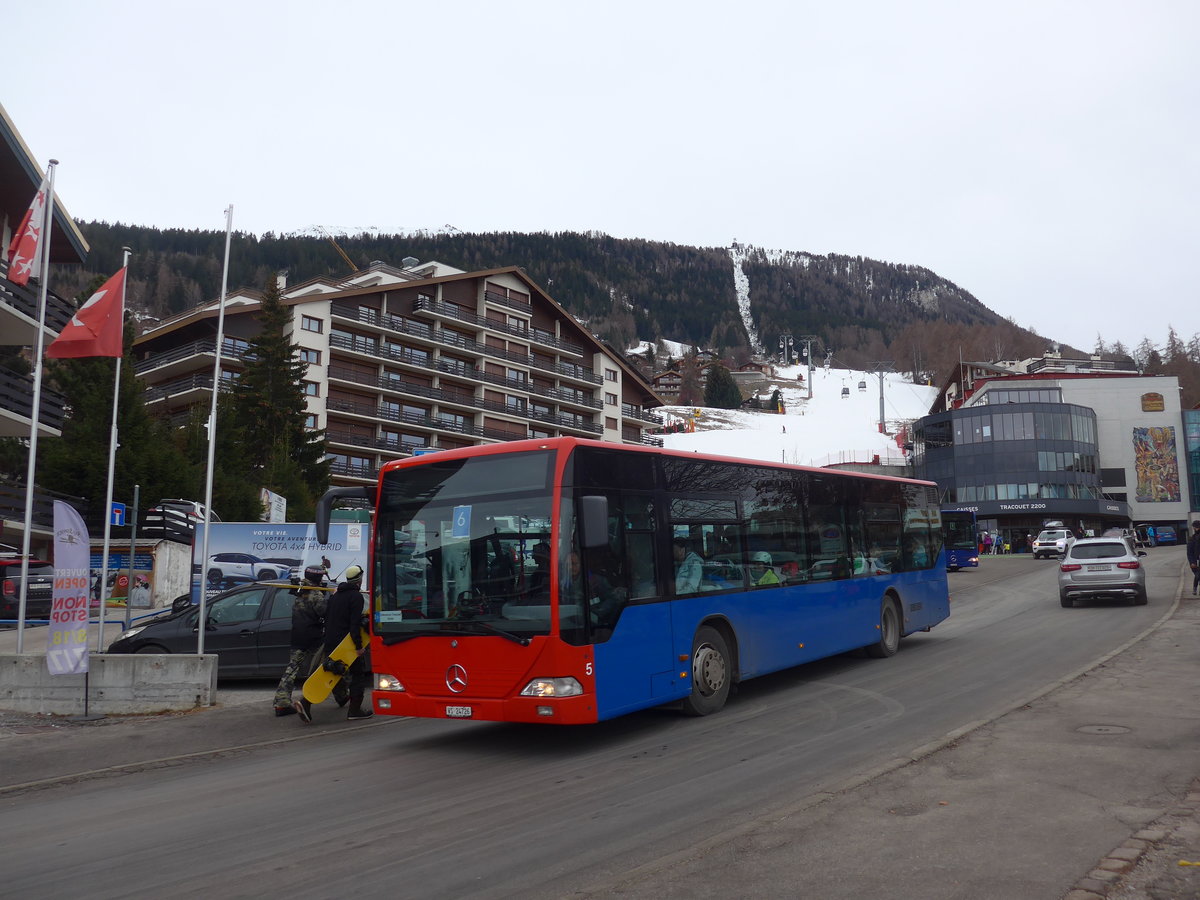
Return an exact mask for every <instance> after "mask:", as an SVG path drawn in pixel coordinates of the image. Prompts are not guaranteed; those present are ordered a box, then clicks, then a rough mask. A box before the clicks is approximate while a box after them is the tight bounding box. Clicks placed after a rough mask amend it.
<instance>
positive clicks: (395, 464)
mask: <svg viewBox="0 0 1200 900" xmlns="http://www.w3.org/2000/svg"><path fill="white" fill-rule="evenodd" d="M576 447H594V448H596V449H600V450H621V451H625V452H629V453H648V454H651V455H654V456H670V457H675V458H677V459H693V460H694V459H703V460H712V461H714V462H727V463H735V464H738V465H750V466H766V467H768V468H772V469H786V470H790V471H798V472H819V473H821V474H823V475H840V476H844V477H847V478H851V477H852V478H872V479H876V480H880V481H893V482H895V481H899V482H905V483H908V484H919V485H922V486H925V487H928V486H931V485H933V486H935V487H936V484H935V482H932V481H924V480H922V479H918V478H904V477H901V476H898V475H883V474H879V475H875V474H872V473H868V472H860V471H853V472H851V471H846V470H844V469H824V468H817V467H815V466H801V465H798V464H796V463H777V462H770V461H769V460H765V459H746V458H743V457H740V456H723V455H720V454H714V453H699V452H696V451H688V450H671V449H667V448H665V447H649V446H642V445H633V444H617V443H614V442H611V441H596V440H589V439H587V438H574V437H556V438H531V439H526V440H517V441H503V442H501V443H496V444H478V445H476V446H474V447H459V448H456V449H453V450H438V451H435V452H432V453H422V454H420V455H417V456H411V457H408V458H406V459H395V460H392V461H391V462H388V463H384V465H383V466H382V467H381V468H380V470H379V474H380V476H383V475H384V474H385V473H387V472H390V471H393V470H395V469H399V468H405V467H407V466H410V465H424V464H426V463H430V462H436V461H437V460H439V459H469V458H471V457H476V456H494V455H498V454H504V453H521V452H526V451H529V450H554V451H556V452H568V453H569V452H570V451H571V450H573V449H575V448H576Z"/></svg>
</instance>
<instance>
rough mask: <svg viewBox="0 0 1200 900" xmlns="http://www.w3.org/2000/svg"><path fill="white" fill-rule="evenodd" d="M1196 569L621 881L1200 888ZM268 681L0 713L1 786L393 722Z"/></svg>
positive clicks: (701, 887)
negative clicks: (962, 700) (1081, 640)
mask: <svg viewBox="0 0 1200 900" xmlns="http://www.w3.org/2000/svg"><path fill="white" fill-rule="evenodd" d="M1184 572H1185V573H1186V575H1185V577H1181V579H1180V583H1179V590H1180V591H1185V590H1186V591H1188V593H1187V594H1186V595H1184V596H1180V594H1179V593H1177V594H1176V596H1175V597H1173V598H1171V600H1172V603H1173V604H1174V605H1173V606H1172V607H1167V606H1165V605H1164V608H1163V613H1164V618H1163V620H1162V621H1161V623H1160V624H1159V625H1158V626H1157V627H1156V628H1155V629H1154V630H1153V631H1152V632H1151V633H1149V634H1148V635H1147V636H1145V637H1144V638H1142V639H1141V640H1138V641H1136V642H1134V643H1132V644H1130V645H1128V646H1126V647H1124V648H1122V649H1121V650H1119V651H1118V652H1116V653H1115V654H1113V655H1112V656H1110V657H1108V658H1107V659H1105V660H1102V661H1101V662H1100V663H1099V664H1098V665H1097V666H1095V667H1094V668H1092V669H1090V670H1089V671H1087V672H1086V673H1084V674H1081V675H1078V676H1077V677H1073V678H1070V679H1066V680H1064V682H1063V683H1061V684H1059V685H1057V686H1055V687H1054V688H1053V689H1051V690H1049V691H1048V692H1046V693H1044V694H1042V695H1041V696H1039V697H1037V698H1034V699H1030V700H1029V701H1028V702H1026V703H1025V704H1023V705H1022V706H1020V707H1018V708H1016V709H1014V710H1013V711H1011V712H1009V713H1008V714H1006V715H1002V716H999V717H998V718H996V719H994V720H992V721H989V722H986V723H982V724H980V723H976V724H975V725H973V726H971V727H970V730H964V731H963V732H961V733H956V734H954V735H950V736H947V737H946V738H945V739H943V740H941V741H939V742H936V743H935V744H933V745H930V746H928V747H924V748H919V749H918V750H916V751H914V752H913V753H912V754H911V759H905V760H897V761H894V762H893V763H890V764H888V765H884V766H881V767H880V768H879V770H877V771H875V772H871V773H866V774H864V775H863V776H862V777H861V778H859V779H858V780H856V781H855V782H854V783H853V784H848V785H845V786H844V787H843V788H842V789H841V790H838V791H834V792H832V793H830V794H828V795H823V796H821V797H808V798H804V799H802V800H799V801H797V802H796V803H795V804H794V806H793V807H791V808H789V809H784V810H781V811H776V812H775V813H773V814H772V816H771V817H770V820H769V821H767V820H766V819H762V818H758V819H755V820H754V821H753V822H750V823H748V824H747V825H745V826H742V827H740V828H733V829H729V830H725V831H723V832H722V833H721V834H719V835H714V837H713V838H712V839H711V840H710V841H706V842H704V843H702V844H700V845H696V846H694V847H692V848H690V849H689V850H688V851H686V852H684V853H681V854H679V856H678V858H673V859H671V860H669V861H667V864H661V863H660V864H658V865H655V866H652V867H647V868H646V869H645V870H634V871H631V872H628V873H626V875H625V876H624V880H623V881H621V883H619V884H616V883H614V884H613V885H612V886H611V887H613V888H615V891H614V892H613V894H612V895H621V896H637V897H650V896H657V897H683V896H688V897H693V898H700V897H708V896H728V895H730V893H733V894H735V895H741V896H757V897H779V896H796V895H797V893H796V891H797V886H798V885H806V886H807V890H808V891H809V895H811V896H822V897H827V898H832V897H861V896H879V897H894V898H917V897H920V898H922V900H937V898H968V897H969V898H985V897H992V898H999V897H1003V898H1024V897H1045V896H1047V893H1046V885H1048V884H1049V885H1061V894H1059V895H1058V896H1060V897H1062V898H1066V900H1097V898H1105V900H1185V898H1189V900H1194V898H1197V897H1200V866H1191V865H1189V866H1181V865H1179V862H1180V861H1181V860H1182V861H1185V862H1195V863H1200V812H1198V809H1200V778H1198V776H1200V753H1198V752H1197V751H1198V750H1200V691H1198V690H1197V676H1198V674H1200V599H1198V598H1193V597H1192V596H1191V595H1190V587H1191V578H1190V572H1187V570H1186V569H1185V570H1184ZM114 636H115V635H114ZM9 639H10V636H9V635H0V646H2V645H3V642H4V641H5V640H9ZM31 639H32V635H31V634H29V633H27V634H26V650H27V651H29V650H30V649H31V643H30V641H31ZM93 646H94V643H93ZM272 689H273V685H269V684H265V683H262V682H259V683H256V684H253V685H251V686H249V687H248V688H247V689H246V690H244V691H241V690H235V691H231V692H229V693H226V692H225V691H222V693H221V694H219V696H218V701H219V702H218V706H216V707H214V708H210V709H205V710H197V711H193V712H188V713H178V714H166V715H157V716H134V717H109V718H107V719H102V720H99V721H95V722H88V723H75V724H72V723H70V722H67V721H61V720H58V719H47V718H44V717H37V716H24V715H20V714H11V713H3V712H0V760H3V765H2V766H0V796H2V795H3V794H5V793H10V792H12V791H24V790H31V789H36V787H38V786H39V784H44V783H47V782H53V781H55V780H63V779H76V778H87V777H97V776H102V775H103V774H105V773H108V772H117V771H121V772H130V771H138V770H140V769H145V768H155V767H160V766H170V765H175V764H178V763H179V762H180V761H182V760H185V759H187V758H188V757H190V756H197V755H199V756H213V755H221V754H222V753H226V752H233V751H237V750H240V749H242V748H246V747H255V746H262V745H269V744H274V743H279V742H284V741H292V740H311V739H322V740H336V739H337V735H339V734H344V733H347V732H350V731H356V730H359V729H362V728H379V727H394V726H396V725H397V724H398V721H400V720H395V719H391V718H384V719H380V718H378V717H377V718H374V719H371V720H368V721H366V722H361V723H359V722H353V723H351V722H347V721H346V719H345V717H344V714H341V713H340V711H339V710H337V709H336V707H335V706H334V705H333V704H332V702H327V703H326V704H323V705H322V706H320V707H318V708H317V709H316V710H315V715H314V720H315V721H314V724H313V725H311V726H308V727H305V726H302V725H300V723H298V722H297V721H296V717H295V716H288V717H285V718H275V717H274V716H272V715H271V712H270V709H269V706H270V694H271V690H272ZM235 694H236V696H237V698H238V699H237V700H231V698H233V697H234V696H235ZM131 738H136V740H131ZM1093 854H1095V855H1094V856H1093ZM1081 860H1083V861H1084V862H1083V863H1082V864H1081V863H1080V861H1081ZM848 861H852V864H850V865H848ZM608 895H609V894H608V893H605V894H604V896H608Z"/></svg>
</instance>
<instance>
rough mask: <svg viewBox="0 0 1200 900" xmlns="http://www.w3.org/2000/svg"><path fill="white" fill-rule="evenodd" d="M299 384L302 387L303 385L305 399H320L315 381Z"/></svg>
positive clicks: (318, 388)
mask: <svg viewBox="0 0 1200 900" xmlns="http://www.w3.org/2000/svg"><path fill="white" fill-rule="evenodd" d="M300 383H301V384H302V385H304V396H305V397H320V396H321V390H320V386H319V385H318V384H317V383H316V382H315V381H302V382H300Z"/></svg>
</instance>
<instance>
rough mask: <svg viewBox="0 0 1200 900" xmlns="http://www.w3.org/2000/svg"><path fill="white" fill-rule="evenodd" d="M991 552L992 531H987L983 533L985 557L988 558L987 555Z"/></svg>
mask: <svg viewBox="0 0 1200 900" xmlns="http://www.w3.org/2000/svg"><path fill="white" fill-rule="evenodd" d="M991 552H992V533H991V532H990V531H985V532H984V533H983V553H984V556H987V555H989V554H990V553H991Z"/></svg>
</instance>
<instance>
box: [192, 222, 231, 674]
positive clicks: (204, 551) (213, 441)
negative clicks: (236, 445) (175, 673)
mask: <svg viewBox="0 0 1200 900" xmlns="http://www.w3.org/2000/svg"><path fill="white" fill-rule="evenodd" d="M232 234H233V204H232V203H230V204H229V206H227V207H226V208H225V264H224V266H222V268H221V299H220V301H219V302H218V304H217V345H216V348H215V349H216V352H215V353H214V354H213V357H214V358H213V384H212V405H211V406H210V407H209V411H208V471H207V473H206V474H205V481H204V540H203V541H202V542H201V550H200V610H199V619H198V620H197V624H198V625H199V627H198V628H197V629H196V653H197V655H199V656H203V655H204V623H205V622H206V621H207V618H206V617H205V607H206V605H207V600H208V572H207V571H206V570H207V568H208V533H209V532H210V531H211V530H212V494H213V461H214V460H215V458H216V452H217V393H218V392H219V391H220V390H221V352H222V351H223V350H224V349H225V292H226V290H227V289H228V286H229V238H230V236H231V235H232Z"/></svg>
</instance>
